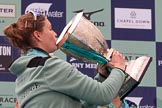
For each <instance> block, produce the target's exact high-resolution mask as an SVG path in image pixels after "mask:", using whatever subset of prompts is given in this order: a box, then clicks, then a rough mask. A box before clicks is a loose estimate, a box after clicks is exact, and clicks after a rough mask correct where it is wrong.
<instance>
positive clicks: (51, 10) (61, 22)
mask: <svg viewBox="0 0 162 108" xmlns="http://www.w3.org/2000/svg"><path fill="white" fill-rule="evenodd" d="M21 6H22V7H21V8H22V12H21V13H22V14H24V13H26V12H28V11H29V10H34V11H37V12H39V13H42V14H44V15H45V16H47V18H48V19H49V21H50V22H51V23H52V27H53V30H54V31H55V32H56V33H57V35H58V36H59V34H60V33H61V31H62V30H63V28H64V27H65V25H66V1H53V0H45V1H44V0H22V5H21Z"/></svg>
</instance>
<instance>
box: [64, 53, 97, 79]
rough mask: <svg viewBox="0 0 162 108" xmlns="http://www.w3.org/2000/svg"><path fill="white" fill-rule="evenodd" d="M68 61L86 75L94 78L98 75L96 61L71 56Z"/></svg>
mask: <svg viewBox="0 0 162 108" xmlns="http://www.w3.org/2000/svg"><path fill="white" fill-rule="evenodd" d="M67 61H68V62H69V63H70V64H71V65H73V66H75V67H76V68H77V69H78V70H79V71H81V72H82V73H83V74H85V75H88V76H90V77H92V78H94V76H95V75H96V71H95V69H96V67H97V64H96V63H89V62H84V61H80V60H77V59H75V58H73V57H70V56H67Z"/></svg>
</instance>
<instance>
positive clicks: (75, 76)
mask: <svg viewBox="0 0 162 108" xmlns="http://www.w3.org/2000/svg"><path fill="white" fill-rule="evenodd" d="M4 34H5V35H6V36H7V37H8V39H9V41H10V42H11V44H13V45H14V46H15V47H18V48H20V50H21V51H22V52H23V53H24V55H22V56H21V57H19V58H18V59H17V60H15V61H14V62H13V63H12V64H11V66H10V67H9V70H10V71H11V73H13V74H15V75H16V76H17V79H16V89H15V91H16V94H17V98H18V102H19V104H20V107H21V108H86V107H87V106H86V105H87V104H86V103H88V104H91V105H96V106H97V105H106V104H108V103H110V102H111V100H112V99H113V98H114V97H115V96H116V95H117V93H118V91H119V89H120V87H121V85H122V83H123V81H124V79H125V74H124V69H125V59H124V57H123V56H122V55H121V54H120V53H119V52H117V51H115V50H114V52H113V54H112V59H111V61H110V62H109V63H108V64H107V65H108V66H110V67H111V68H113V69H112V72H111V74H110V75H109V77H108V78H107V79H106V80H105V81H104V82H102V83H100V82H97V81H96V80H94V79H92V78H90V77H88V76H86V75H84V74H82V73H81V72H79V71H78V70H77V69H76V68H75V67H74V66H72V65H70V64H69V63H67V62H66V61H64V60H61V59H60V58H58V57H56V56H50V55H49V53H53V52H54V51H56V50H57V45H56V36H57V34H56V33H55V32H54V31H53V30H52V26H51V23H50V22H49V20H48V19H47V18H46V17H45V16H44V15H42V14H37V13H34V12H33V11H31V12H29V13H27V14H24V15H22V16H20V17H19V19H18V20H17V22H16V23H13V24H10V25H9V26H7V27H6V28H5V29H4ZM107 74H108V73H107V72H104V71H103V72H100V73H99V74H97V76H96V77H97V78H98V79H102V77H103V76H107ZM83 101H84V103H82V102H83Z"/></svg>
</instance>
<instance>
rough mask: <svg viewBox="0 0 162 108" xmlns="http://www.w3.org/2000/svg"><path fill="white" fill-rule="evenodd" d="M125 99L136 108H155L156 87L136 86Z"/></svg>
mask: <svg viewBox="0 0 162 108" xmlns="http://www.w3.org/2000/svg"><path fill="white" fill-rule="evenodd" d="M126 100H128V101H131V102H133V103H135V105H136V106H137V108H157V107H156V87H137V88H135V89H134V90H133V91H132V92H131V93H130V94H129V96H128V97H126Z"/></svg>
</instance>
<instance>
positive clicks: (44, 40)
mask: <svg viewBox="0 0 162 108" xmlns="http://www.w3.org/2000/svg"><path fill="white" fill-rule="evenodd" d="M40 37H41V44H42V47H43V49H44V50H45V51H47V52H48V53H52V52H54V51H55V50H57V46H56V37H57V34H56V33H55V31H53V30H52V25H51V23H50V22H49V20H48V19H46V20H45V25H44V27H43V31H42V32H41V33H40Z"/></svg>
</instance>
